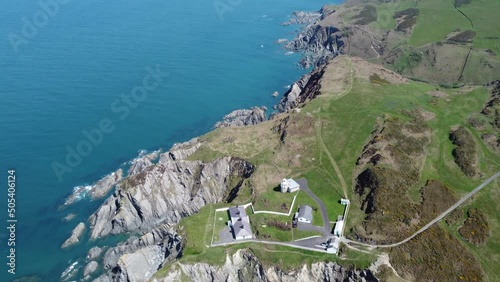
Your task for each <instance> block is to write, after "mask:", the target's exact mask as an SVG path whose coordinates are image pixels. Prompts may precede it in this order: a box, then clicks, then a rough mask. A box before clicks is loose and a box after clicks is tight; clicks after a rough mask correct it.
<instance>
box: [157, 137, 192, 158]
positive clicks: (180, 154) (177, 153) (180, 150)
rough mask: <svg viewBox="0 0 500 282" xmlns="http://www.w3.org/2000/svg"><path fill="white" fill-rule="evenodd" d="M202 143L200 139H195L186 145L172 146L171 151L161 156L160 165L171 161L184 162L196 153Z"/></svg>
mask: <svg viewBox="0 0 500 282" xmlns="http://www.w3.org/2000/svg"><path fill="white" fill-rule="evenodd" d="M201 145H202V143H201V142H200V141H199V139H198V138H193V139H191V140H189V141H187V142H184V143H177V144H174V145H173V146H172V149H170V151H168V152H166V153H163V154H161V155H160V161H159V162H160V163H165V162H168V161H169V160H172V161H175V160H183V159H185V158H187V157H189V156H191V155H192V154H194V153H195V152H196V150H198V149H199V148H200V146H201Z"/></svg>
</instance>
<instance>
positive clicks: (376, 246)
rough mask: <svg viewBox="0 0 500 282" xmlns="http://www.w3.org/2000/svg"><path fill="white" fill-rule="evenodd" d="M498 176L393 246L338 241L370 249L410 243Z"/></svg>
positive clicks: (391, 246)
mask: <svg viewBox="0 0 500 282" xmlns="http://www.w3.org/2000/svg"><path fill="white" fill-rule="evenodd" d="M499 176H500V171H499V172H497V173H495V174H494V175H493V176H492V177H490V178H488V179H487V180H486V181H485V182H483V183H482V184H481V185H479V186H477V187H476V188H475V189H474V190H472V191H471V192H470V193H469V194H467V195H465V196H463V197H462V198H461V199H460V200H458V202H456V203H455V204H454V205H453V206H451V207H450V208H449V209H447V210H446V211H444V212H443V213H441V214H440V215H438V216H437V217H436V218H435V219H433V220H432V221H431V222H429V223H427V224H426V225H425V226H424V227H422V228H421V229H420V230H418V231H417V232H415V233H414V234H413V235H411V236H410V237H408V238H406V239H404V240H403V241H400V242H398V243H394V244H389V245H371V244H365V243H361V242H357V241H353V240H349V239H346V238H344V237H343V238H341V239H340V240H341V241H342V242H344V243H346V244H347V243H352V244H357V245H361V246H366V247H370V248H393V247H397V246H399V245H401V244H404V243H406V242H408V241H410V240H411V239H413V238H415V236H417V235H418V234H420V233H422V232H424V231H425V230H427V229H429V227H431V226H432V225H433V224H434V223H436V222H438V221H440V220H441V219H443V218H444V217H445V216H447V215H448V214H449V213H450V212H452V211H453V210H455V209H456V208H457V207H458V206H460V205H461V204H463V203H464V202H465V201H467V200H468V199H470V197H472V196H474V195H475V194H476V193H477V192H479V191H481V189H483V188H484V187H486V185H488V184H490V183H491V182H492V181H494V180H495V179H497V178H498V177H499Z"/></svg>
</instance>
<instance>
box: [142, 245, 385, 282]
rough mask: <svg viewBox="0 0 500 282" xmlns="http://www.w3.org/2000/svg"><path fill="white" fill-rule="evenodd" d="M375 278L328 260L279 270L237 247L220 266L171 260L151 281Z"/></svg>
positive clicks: (364, 279) (369, 279)
mask: <svg viewBox="0 0 500 282" xmlns="http://www.w3.org/2000/svg"><path fill="white" fill-rule="evenodd" d="M181 279H187V280H188V281H197V282H198V281H242V282H248V281H253V282H260V281H277V282H278V281H280V282H288V281H290V282H292V281H293V282H295V281H378V280H377V279H376V278H375V277H374V276H373V275H372V273H371V272H370V271H368V270H365V271H361V270H354V269H346V268H343V267H341V266H340V265H338V264H335V263H332V262H328V263H326V262H321V263H313V264H312V265H310V266H308V265H303V266H302V267H301V268H299V269H296V270H294V271H283V270H280V269H279V268H277V267H265V266H263V265H262V263H261V262H260V261H259V260H258V258H257V257H255V255H254V254H253V253H252V252H251V251H249V250H247V249H241V250H238V251H237V252H236V253H234V254H233V255H227V257H226V261H225V263H224V264H223V265H220V266H216V265H209V264H206V263H197V264H184V263H175V264H174V265H173V266H172V267H171V269H170V271H169V272H168V274H167V275H166V276H165V277H162V278H153V279H152V280H151V281H153V282H167V281H181Z"/></svg>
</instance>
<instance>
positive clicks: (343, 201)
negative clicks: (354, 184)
mask: <svg viewBox="0 0 500 282" xmlns="http://www.w3.org/2000/svg"><path fill="white" fill-rule="evenodd" d="M349 203H350V201H349V200H348V199H340V204H341V205H344V206H347V205H349Z"/></svg>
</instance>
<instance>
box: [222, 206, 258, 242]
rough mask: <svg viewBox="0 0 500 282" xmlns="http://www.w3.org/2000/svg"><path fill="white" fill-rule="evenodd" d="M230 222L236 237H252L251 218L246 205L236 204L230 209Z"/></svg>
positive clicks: (237, 238)
mask: <svg viewBox="0 0 500 282" xmlns="http://www.w3.org/2000/svg"><path fill="white" fill-rule="evenodd" d="M228 213H229V217H230V218H231V221H230V224H231V229H232V231H233V235H234V239H236V240H243V239H251V238H252V228H251V227H250V219H249V218H248V215H247V213H246V211H245V208H244V207H240V206H235V207H230V208H229V209H228Z"/></svg>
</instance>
